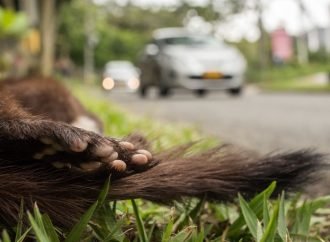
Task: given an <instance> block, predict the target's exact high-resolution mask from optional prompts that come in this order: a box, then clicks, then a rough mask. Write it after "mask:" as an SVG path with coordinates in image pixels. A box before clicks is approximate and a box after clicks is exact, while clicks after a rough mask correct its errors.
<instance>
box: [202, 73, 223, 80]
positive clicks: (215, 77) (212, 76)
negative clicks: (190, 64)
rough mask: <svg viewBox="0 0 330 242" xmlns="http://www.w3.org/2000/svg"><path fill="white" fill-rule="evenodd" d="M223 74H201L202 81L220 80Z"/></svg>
mask: <svg viewBox="0 0 330 242" xmlns="http://www.w3.org/2000/svg"><path fill="white" fill-rule="evenodd" d="M222 77H223V74H222V73H221V72H217V71H208V72H205V73H204V74H203V78H204V79H221V78H222Z"/></svg>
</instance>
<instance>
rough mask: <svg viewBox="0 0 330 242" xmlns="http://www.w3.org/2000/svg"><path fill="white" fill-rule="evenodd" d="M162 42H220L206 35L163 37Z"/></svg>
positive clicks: (200, 43)
mask: <svg viewBox="0 0 330 242" xmlns="http://www.w3.org/2000/svg"><path fill="white" fill-rule="evenodd" d="M162 42H163V43H164V44H166V45H187V46H191V45H199V46H200V45H219V44H220V43H219V42H218V41H217V40H215V39H213V38H211V37H208V36H181V37H171V38H164V39H163V40H162Z"/></svg>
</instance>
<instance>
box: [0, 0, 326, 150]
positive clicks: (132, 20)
mask: <svg viewBox="0 0 330 242" xmlns="http://www.w3.org/2000/svg"><path fill="white" fill-rule="evenodd" d="M0 6H1V8H0V49H1V55H0V76H1V78H4V77H6V76H23V75H26V74H27V73H42V74H43V75H56V76H58V77H59V78H60V79H63V80H65V81H67V82H75V83H77V82H79V84H81V85H89V87H93V88H89V90H93V93H94V94H95V93H97V95H100V96H105V98H107V99H109V100H111V101H112V102H115V103H118V104H120V105H121V106H124V107H126V108H127V109H129V110H132V111H133V112H135V113H138V114H140V115H144V116H148V117H154V118H157V119H163V120H168V121H175V122H184V123H192V124H193V125H195V126H197V127H198V128H200V129H201V130H203V131H204V132H206V133H208V134H211V135H213V136H216V137H220V138H221V139H222V140H223V141H225V142H233V143H236V144H239V145H242V146H244V147H247V148H251V149H254V150H259V151H261V152H271V151H274V150H277V149H287V150H290V149H296V148H306V147H315V148H317V149H319V150H322V151H325V152H329V151H330V149H329V144H330V112H329V108H330V96H329V95H328V94H329V92H330V81H329V79H330V75H329V71H330V65H329V63H330V0H314V1H309V0H182V1H180V0H157V1H156V0H127V1H124V0H121V1H119V0H118V1H116V0H58V1H55V0H29V1H24V0H1V1H0ZM77 80H78V81H77ZM101 90H102V91H101Z"/></svg>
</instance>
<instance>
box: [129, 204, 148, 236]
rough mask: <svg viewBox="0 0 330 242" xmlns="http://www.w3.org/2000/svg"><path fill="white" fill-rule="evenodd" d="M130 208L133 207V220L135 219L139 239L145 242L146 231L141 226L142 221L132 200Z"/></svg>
mask: <svg viewBox="0 0 330 242" xmlns="http://www.w3.org/2000/svg"><path fill="white" fill-rule="evenodd" d="M131 201H132V206H133V210H134V214H135V218H136V226H137V229H138V232H139V238H140V241H141V242H147V241H148V237H147V233H146V230H145V228H144V225H143V220H142V218H141V216H140V214H139V209H138V207H137V205H136V203H135V201H134V200H133V199H132V200H131Z"/></svg>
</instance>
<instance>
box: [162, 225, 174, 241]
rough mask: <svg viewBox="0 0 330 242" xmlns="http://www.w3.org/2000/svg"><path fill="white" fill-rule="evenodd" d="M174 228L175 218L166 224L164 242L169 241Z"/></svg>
mask: <svg viewBox="0 0 330 242" xmlns="http://www.w3.org/2000/svg"><path fill="white" fill-rule="evenodd" d="M172 229H173V220H172V219H170V222H169V223H168V224H167V225H166V228H165V231H164V233H163V236H162V242H168V241H169V240H170V238H171V235H172Z"/></svg>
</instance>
